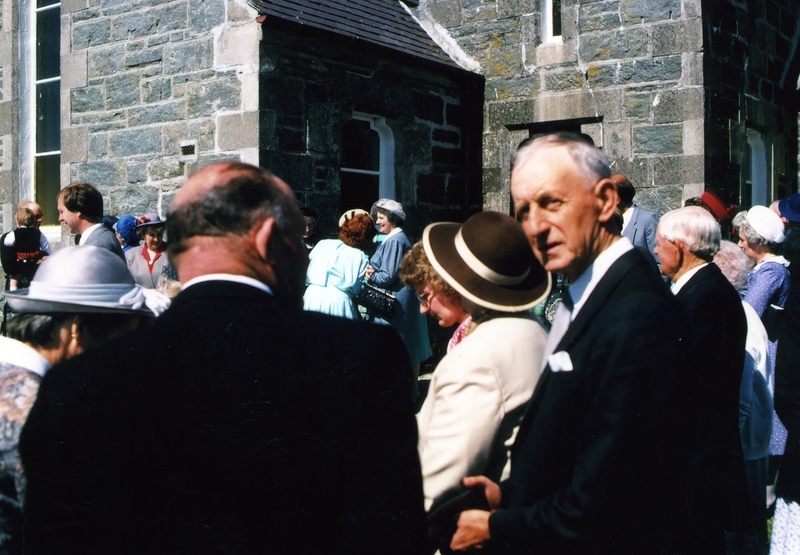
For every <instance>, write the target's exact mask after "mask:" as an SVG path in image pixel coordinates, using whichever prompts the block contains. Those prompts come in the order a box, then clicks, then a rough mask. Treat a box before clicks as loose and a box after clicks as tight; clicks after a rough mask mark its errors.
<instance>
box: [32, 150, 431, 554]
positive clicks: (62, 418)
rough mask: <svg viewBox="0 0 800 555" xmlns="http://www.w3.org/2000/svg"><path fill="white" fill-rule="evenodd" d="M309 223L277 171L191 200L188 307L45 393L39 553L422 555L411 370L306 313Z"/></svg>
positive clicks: (197, 189) (182, 196)
mask: <svg viewBox="0 0 800 555" xmlns="http://www.w3.org/2000/svg"><path fill="white" fill-rule="evenodd" d="M302 222H303V220H302V215H301V213H300V210H299V209H298V207H297V205H296V202H295V200H294V196H293V194H292V192H291V190H290V189H289V188H288V187H287V185H286V184H285V183H284V182H283V181H281V180H280V179H278V178H277V177H275V176H273V175H271V174H270V173H268V172H266V171H264V170H262V169H260V168H256V167H253V166H249V165H246V164H241V163H221V164H215V165H212V166H209V167H207V168H205V169H203V170H201V171H200V172H198V173H196V174H195V175H194V176H192V177H191V178H190V179H189V181H188V182H187V183H186V184H185V185H184V186H183V188H182V189H181V190H180V191H179V192H178V194H177V195H176V196H175V199H174V201H173V203H172V207H171V211H170V214H169V217H168V220H167V229H168V233H169V237H170V247H169V248H170V256H171V258H172V260H173V261H174V264H175V266H176V268H177V271H178V274H179V276H180V278H181V281H182V282H183V290H182V291H181V293H180V294H179V295H178V296H177V297H176V298H175V299H174V302H173V304H172V306H171V308H170V309H169V310H168V311H167V312H165V313H164V314H163V316H162V317H160V318H159V319H157V320H156V321H155V322H154V323H153V325H152V326H149V327H147V328H146V329H144V330H140V331H137V332H135V333H134V334H132V335H129V336H127V337H125V338H122V339H121V340H120V341H118V342H115V343H111V344H110V345H108V347H107V348H101V349H97V350H96V351H95V352H91V353H86V354H84V355H81V356H78V357H76V358H74V359H72V361H70V362H69V363H67V364H63V365H59V366H56V367H54V368H53V369H52V370H51V371H50V372H49V373H48V374H47V376H46V377H45V379H44V380H43V382H42V386H41V389H40V392H39V399H38V401H37V403H36V405H35V406H34V407H33V409H32V411H31V414H30V417H29V419H28V423H27V425H26V427H25V429H24V431H23V434H22V441H21V451H22V458H23V463H24V465H25V468H26V471H27V474H28V498H27V502H26V505H25V524H26V529H27V533H26V536H25V541H26V546H25V547H26V553H56V552H60V551H63V550H68V551H75V552H81V553H123V552H125V553H170V554H172V553H212V552H213V553H221V552H231V553H309V554H311V553H313V554H319V553H398V554H399V553H408V554H417V553H420V552H421V545H422V542H423V541H424V510H423V498H422V483H421V476H420V468H419V460H418V458H417V449H416V441H417V435H416V425H415V421H414V414H413V410H412V406H411V404H410V401H409V399H408V388H409V385H410V382H409V381H410V377H411V368H410V363H409V360H408V355H407V354H406V351H405V348H404V346H403V344H402V342H401V340H400V338H399V336H398V335H397V333H396V332H395V331H394V330H392V329H391V328H389V327H386V326H377V325H373V324H366V323H361V322H356V321H350V320H345V319H341V318H335V317H331V316H327V315H323V314H319V313H313V312H305V313H304V312H303V311H302V287H303V278H304V276H305V267H306V264H307V255H306V253H305V249H304V248H303V245H302V242H301V233H302V229H303V227H302Z"/></svg>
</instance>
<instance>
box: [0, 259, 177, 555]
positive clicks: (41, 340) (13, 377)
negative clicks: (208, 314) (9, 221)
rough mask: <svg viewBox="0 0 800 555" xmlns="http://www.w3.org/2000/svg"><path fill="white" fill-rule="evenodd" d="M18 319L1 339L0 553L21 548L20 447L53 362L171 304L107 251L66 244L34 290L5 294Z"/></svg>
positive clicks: (44, 266)
mask: <svg viewBox="0 0 800 555" xmlns="http://www.w3.org/2000/svg"><path fill="white" fill-rule="evenodd" d="M4 295H5V298H6V303H7V304H8V305H9V307H10V308H11V309H13V311H14V313H15V316H14V317H13V318H11V319H10V320H9V322H8V337H2V336H0V531H3V532H5V533H4V534H0V552H6V551H8V552H15V551H18V550H19V548H20V545H21V544H20V541H21V537H20V535H19V525H20V518H21V513H20V511H21V507H22V503H23V502H24V493H25V477H24V474H23V470H22V464H21V461H20V456H19V451H18V443H19V436H20V433H21V431H22V427H23V425H24V424H25V420H26V419H27V417H28V413H29V412H30V410H31V407H32V406H33V403H34V401H35V400H36V394H37V392H38V390H39V384H40V382H41V381H42V378H43V377H44V375H45V374H46V373H47V371H48V370H49V369H50V368H51V367H52V366H53V365H55V364H57V363H59V362H61V361H63V360H66V359H68V358H71V357H73V356H75V355H78V354H80V353H82V352H83V351H85V350H86V349H89V348H92V347H94V346H97V345H99V344H101V343H104V342H106V341H109V340H111V339H114V338H115V337H118V336H121V335H123V334H125V333H127V332H128V331H131V330H133V329H134V328H135V327H136V326H137V325H138V324H139V322H140V321H141V320H142V319H143V318H144V317H148V316H154V315H158V314H160V313H161V312H163V311H164V310H165V309H166V307H167V306H169V300H168V299H166V297H164V296H163V295H161V294H160V293H157V292H155V291H147V292H145V290H143V289H142V288H141V287H139V286H137V285H136V284H135V283H134V282H133V278H132V277H131V275H130V273H129V272H128V269H127V268H126V266H125V263H124V262H122V260H121V259H120V258H119V257H118V256H116V255H115V254H113V253H112V252H111V251H109V250H105V249H101V248H99V247H94V246H90V245H87V246H82V247H68V248H65V249H62V250H60V251H57V252H56V253H55V254H53V255H51V256H49V257H48V258H47V259H45V260H44V261H43V262H42V263H41V265H40V266H39V269H38V270H37V272H36V275H35V276H34V278H33V281H32V282H31V284H30V287H29V288H27V289H17V290H16V291H10V292H6V293H5V294H4Z"/></svg>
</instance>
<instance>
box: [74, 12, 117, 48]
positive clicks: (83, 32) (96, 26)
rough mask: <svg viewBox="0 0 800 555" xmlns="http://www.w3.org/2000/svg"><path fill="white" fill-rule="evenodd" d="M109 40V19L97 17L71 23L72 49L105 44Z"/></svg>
mask: <svg viewBox="0 0 800 555" xmlns="http://www.w3.org/2000/svg"><path fill="white" fill-rule="evenodd" d="M110 40H111V20H110V19H97V20H94V21H86V22H82V23H75V24H74V25H72V50H82V49H84V48H89V47H90V46H99V45H102V44H106V43H108V42H109V41H110Z"/></svg>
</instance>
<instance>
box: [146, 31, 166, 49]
mask: <svg viewBox="0 0 800 555" xmlns="http://www.w3.org/2000/svg"><path fill="white" fill-rule="evenodd" d="M168 42H169V35H167V34H164V35H156V36H154V37H148V38H147V48H152V47H154V46H160V45H162V44H166V43H168Z"/></svg>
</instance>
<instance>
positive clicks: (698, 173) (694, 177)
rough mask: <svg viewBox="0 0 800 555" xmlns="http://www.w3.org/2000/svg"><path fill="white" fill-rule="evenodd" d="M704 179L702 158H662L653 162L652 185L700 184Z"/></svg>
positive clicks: (703, 159) (703, 161)
mask: <svg viewBox="0 0 800 555" xmlns="http://www.w3.org/2000/svg"><path fill="white" fill-rule="evenodd" d="M704 179H705V157H704V156H702V155H701V156H662V157H658V158H656V159H655V160H653V184H654V185H683V184H684V183H702V182H703V181H704Z"/></svg>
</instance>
